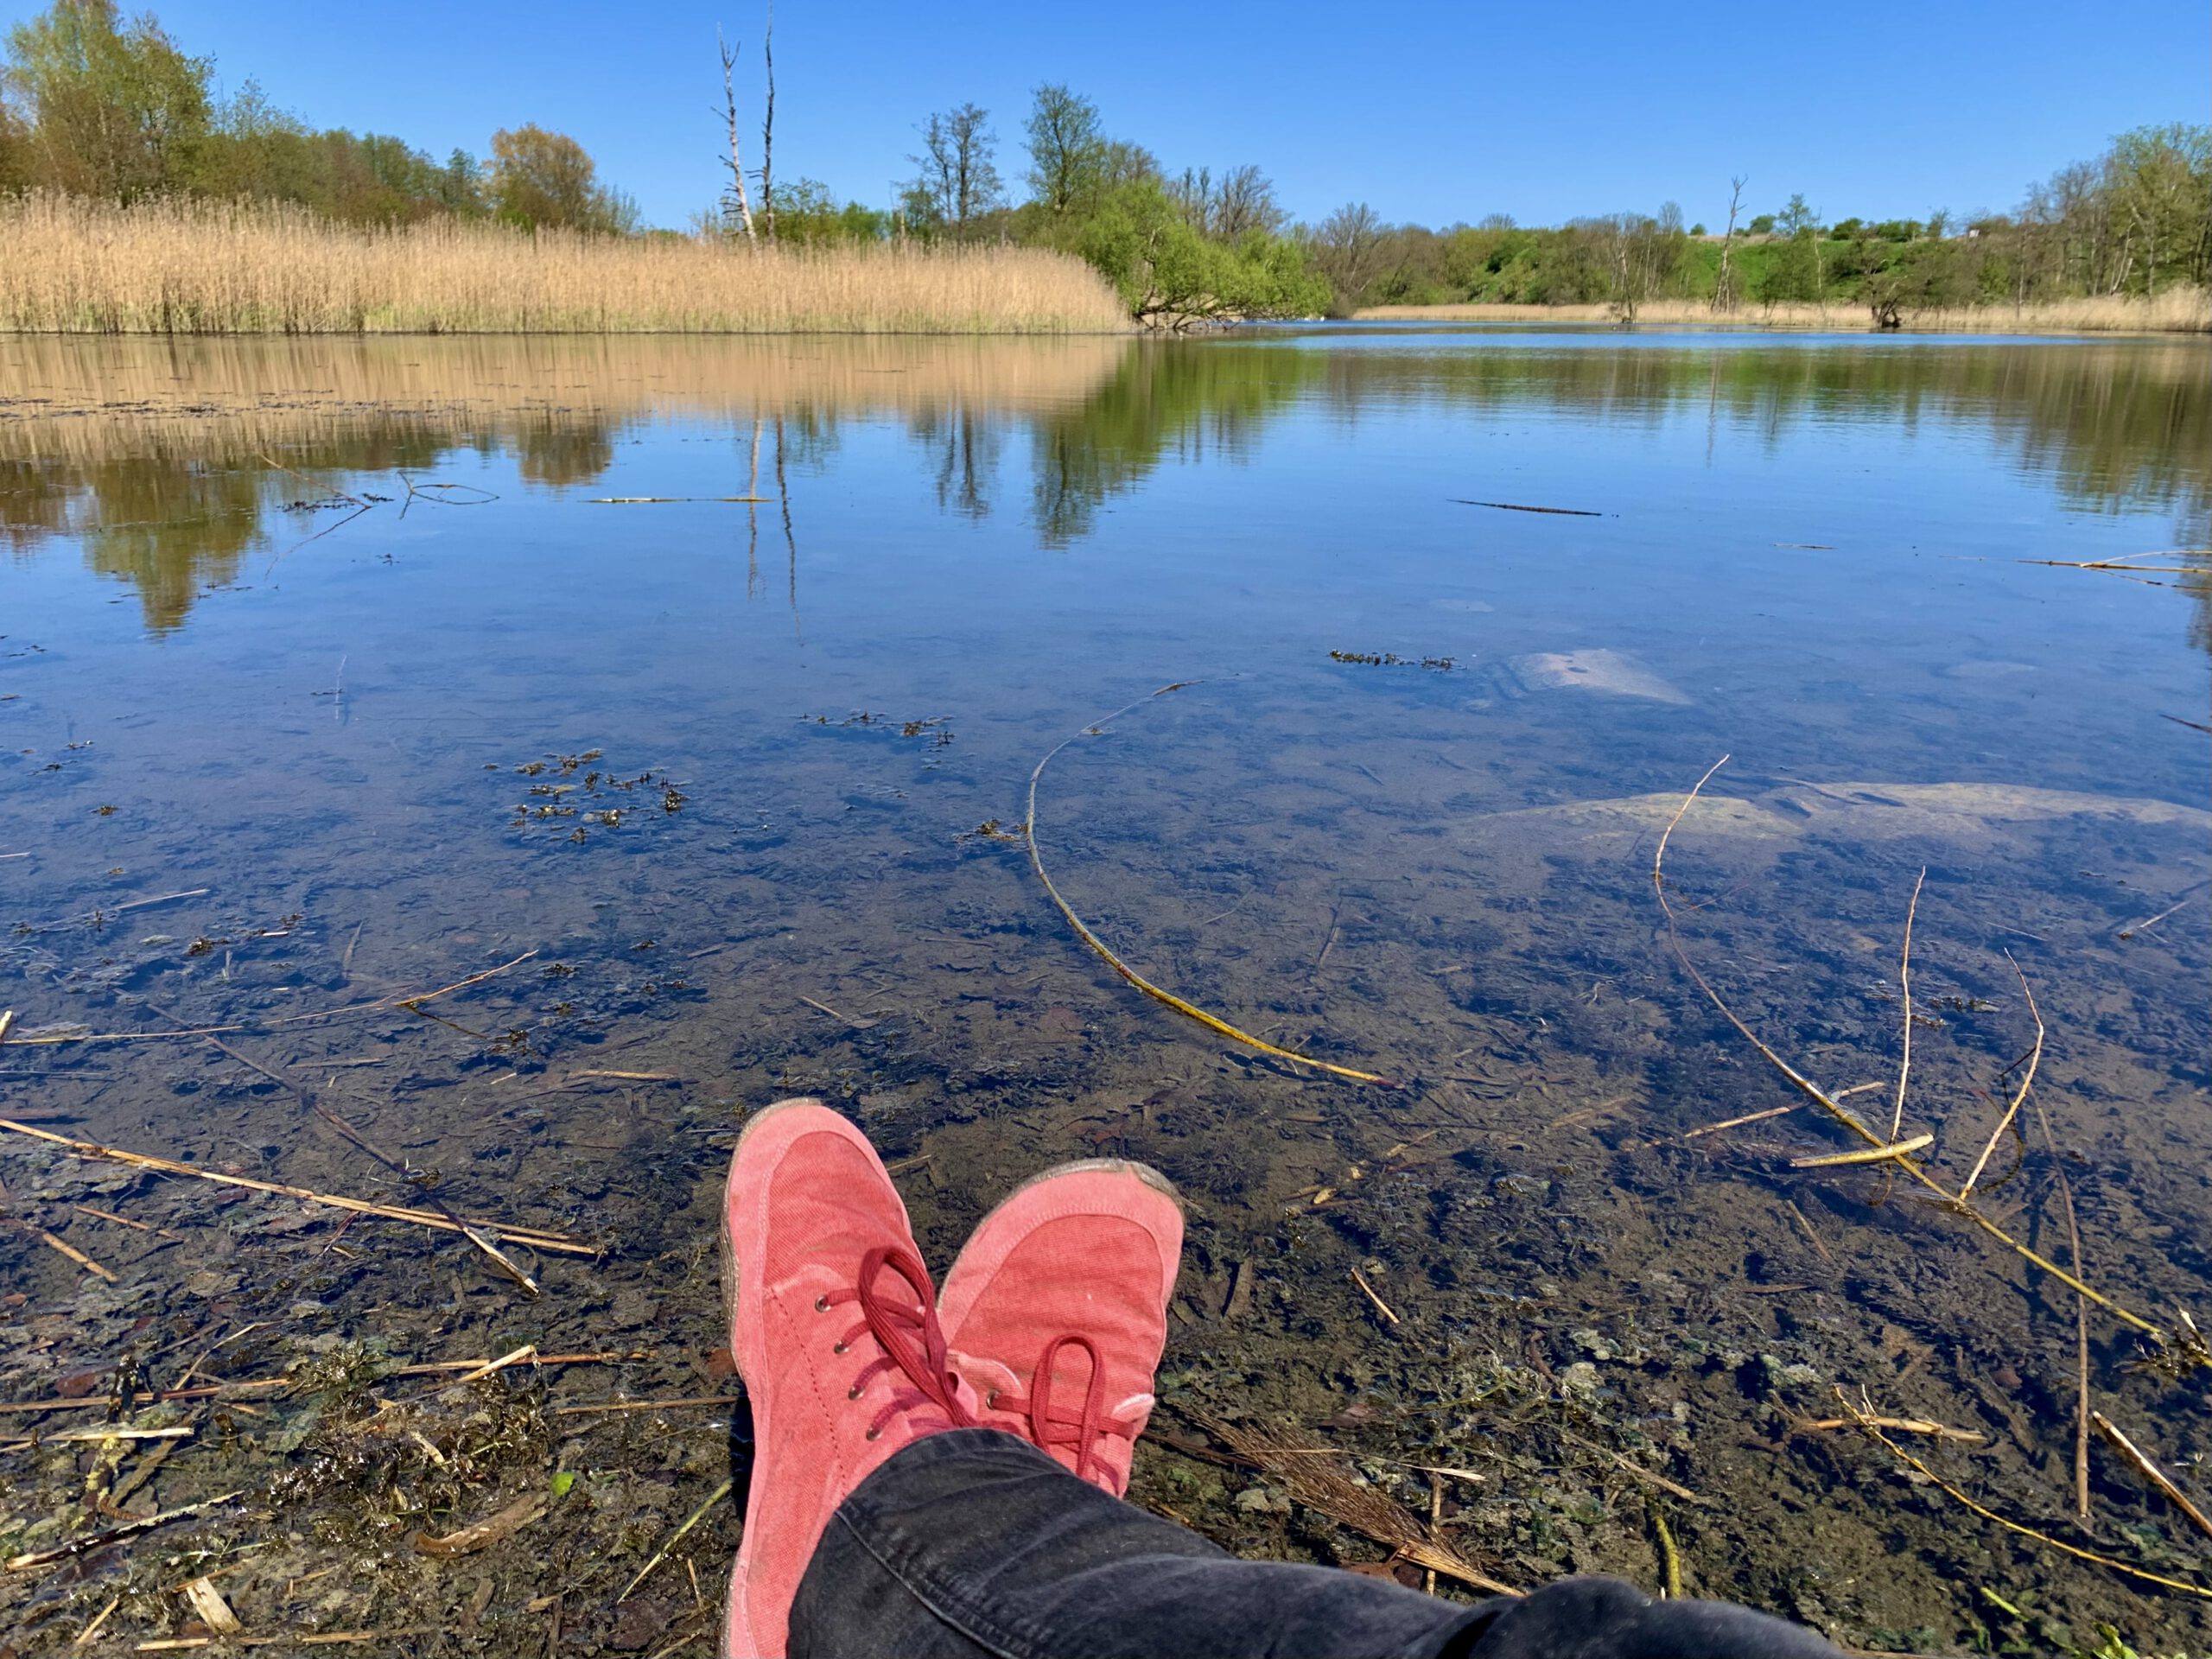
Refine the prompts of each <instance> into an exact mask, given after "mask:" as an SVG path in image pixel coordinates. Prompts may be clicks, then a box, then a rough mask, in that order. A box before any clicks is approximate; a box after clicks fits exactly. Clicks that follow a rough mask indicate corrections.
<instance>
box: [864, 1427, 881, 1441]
mask: <svg viewBox="0 0 2212 1659" xmlns="http://www.w3.org/2000/svg"><path fill="white" fill-rule="evenodd" d="M865 1438H867V1439H868V1440H881V1439H882V1438H883V1431H882V1430H881V1429H880V1428H871V1429H870V1430H868V1433H867V1435H866V1437H865Z"/></svg>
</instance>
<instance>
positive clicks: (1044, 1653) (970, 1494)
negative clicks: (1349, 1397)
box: [791, 1429, 1478, 1659]
mask: <svg viewBox="0 0 2212 1659" xmlns="http://www.w3.org/2000/svg"><path fill="white" fill-rule="evenodd" d="M1477 1616H1478V1615H1477V1614H1476V1612H1475V1610H1473V1609H1471V1608H1465V1607H1455V1606H1453V1605H1452V1604H1450V1603H1449V1602H1444V1601H1438V1600H1434V1599H1431V1598H1430V1597H1427V1596H1424V1595H1420V1594H1417V1593H1416V1592H1413V1591H1410V1590H1407V1589H1403V1588H1402V1587H1400V1586H1397V1585H1395V1584H1386V1583H1383V1581H1381V1580H1376V1579H1370V1578H1365V1577H1363V1576H1361V1575H1359V1574H1357V1573H1344V1572H1339V1571H1337V1570H1336V1569H1334V1568H1331V1567H1293V1566H1287V1565H1283V1564H1278V1563H1268V1562H1253V1561H1240V1560H1236V1558H1235V1557H1233V1556H1231V1555H1229V1554H1225V1553H1224V1552H1223V1551H1222V1550H1220V1549H1218V1548H1216V1547H1215V1546H1214V1545H1212V1544H1211V1543H1209V1542H1207V1541H1205V1539H1203V1538H1201V1537H1199V1536H1198V1535H1197V1534H1196V1533H1194V1532H1190V1531H1186V1530H1185V1529H1183V1528H1181V1527H1179V1526H1177V1525H1175V1524H1174V1523H1173V1522H1169V1521H1164V1520H1161V1519H1160V1517H1159V1516H1153V1515H1148V1514H1147V1513H1146V1512H1145V1511H1144V1510H1140V1509H1137V1508H1136V1507H1135V1506H1134V1505H1133V1504H1130V1503H1124V1502H1123V1501H1122V1499H1120V1498H1117V1497H1111V1496H1109V1494H1108V1493H1106V1492H1104V1491H1101V1490H1100V1489H1099V1488H1097V1487H1096V1486H1094V1485H1092V1484H1090V1483H1089V1482H1087V1481H1083V1480H1078V1479H1077V1478H1075V1477H1074V1476H1073V1475H1071V1473H1069V1471H1066V1470H1065V1469H1064V1468H1062V1467H1061V1466H1060V1465H1058V1464H1057V1463H1055V1462H1053V1461H1052V1459H1049V1458H1047V1457H1046V1455H1045V1454H1044V1453H1043V1452H1039V1451H1038V1450H1037V1449H1036V1448H1035V1447H1033V1446H1029V1445H1027V1444H1026V1443H1024V1442H1023V1441H1021V1440H1016V1439H1014V1437H1013V1436H1011V1435H1008V1434H1005V1433H1000V1432H998V1431H995V1430H992V1429H963V1430H961V1431H959V1432H957V1433H951V1434H939V1435H934V1436H932V1437H931V1438H930V1439H929V1440H924V1441H921V1442H919V1443H918V1444H916V1445H914V1446H909V1447H908V1448H907V1449H906V1451H904V1452H901V1453H899V1456H898V1457H897V1458H896V1459H893V1460H892V1461H891V1462H890V1463H887V1464H886V1465H884V1466H883V1467H882V1468H881V1469H880V1470H879V1471H876V1473H875V1474H874V1475H873V1476H871V1477H870V1478H868V1480H866V1481H864V1482H862V1483H861V1487H860V1489H859V1490H858V1491H855V1493H854V1494H853V1495H852V1497H849V1498H848V1499H846V1501H845V1502H844V1503H842V1505H840V1506H839V1508H838V1510H837V1511H836V1514H835V1515H834V1516H832V1517H831V1518H830V1522H829V1529H828V1530H827V1531H826V1532H824V1533H823V1538H822V1542H821V1544H820V1545H819V1546H818V1547H817V1549H816V1550H815V1554H814V1560H813V1561H812V1562H811V1564H810V1565H809V1567H808V1568H807V1571H806V1575H805V1577H804V1578H803V1579H802V1580H800V1581H799V1587H798V1599H796V1600H795V1601H794V1602H793V1604H792V1606H791V1656H792V1659H854V1656H858V1655H861V1654H868V1655H880V1656H884V1659H970V1656H983V1655H990V1656H994V1659H1048V1656H1049V1659H1243V1656H1248V1655H1250V1656H1257V1655H1262V1654H1265V1655H1282V1656H1286V1659H1319V1656H1325V1655H1337V1654H1343V1655H1352V1654H1359V1655H1364V1656H1370V1659H1384V1656H1395V1655H1415V1654H1440V1653H1443V1652H1445V1651H1446V1650H1447V1649H1446V1643H1448V1641H1449V1640H1450V1637H1451V1635H1452V1631H1453V1630H1455V1629H1456V1628H1457V1627H1458V1626H1459V1625H1460V1624H1465V1622H1467V1621H1468V1620H1469V1619H1471V1618H1475V1617H1477Z"/></svg>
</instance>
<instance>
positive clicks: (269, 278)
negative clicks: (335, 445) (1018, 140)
mask: <svg viewBox="0 0 2212 1659" xmlns="http://www.w3.org/2000/svg"><path fill="white" fill-rule="evenodd" d="M1129 326H1130V325H1129V322H1128V315H1127V314H1126V312H1125V310H1124V309H1123V308H1122V304H1121V302H1120V301H1119V300H1118V299H1116V296H1115V295H1114V293H1113V290H1112V289H1110V288H1109V287H1108V286H1107V284H1106V283H1105V282H1104V281H1103V279H1102V278H1100V277H1098V275H1097V274H1096V272H1095V271H1093V270H1091V269H1090V267H1089V266H1087V265H1085V264H1083V263H1082V262H1081V261H1080V260H1077V259H1075V258H1072V257H1069V256H1066V255H1063V254H1058V253H1052V252H1048V251H1044V250H1041V249H1033V248H1001V247H980V248H925V247H920V246H913V245H894V246H890V247H880V248H855V247H840V248H822V249H814V248H796V247H771V248H757V249H756V248H750V247H742V246H730V245H721V244H713V243H704V242H698V241H694V240H692V239H690V238H683V237H672V236H671V237H650V238H606V237H585V236H576V235H571V234H569V233H566V232H541V233H537V234H535V235H532V234H525V233H523V232H516V231H512V230H508V229H505V228H503V227H499V226H480V225H461V224H456V223H453V222H449V221H442V222H437V223H426V224H420V225H413V226H402V227H397V228H392V229H357V228H353V227H348V226H339V225H334V224H332V223H330V222H328V221H327V220H324V219H318V218H316V217H315V215H313V214H311V213H306V212H304V211H302V210H300V209H298V208H296V207H289V206H286V205H283V204H281V203H280V204H262V203H246V202H198V201H189V200H164V201H150V202H143V203H138V204H136V205H134V206H131V207H116V206H113V205H111V204H107V203H103V202H95V201H90V200H84V199H81V198H75V197H65V196H56V195H51V194H32V195H29V196H26V197H22V198H18V199H15V200H6V201H0V329H10V330H16V331H21V332H25V333H35V334H517V333H527V334H632V333H642V334H680V333H696V334H806V333H825V334H1092V333H1107V332H1116V333H1118V332H1122V331H1125V330H1127V329H1128V327H1129Z"/></svg>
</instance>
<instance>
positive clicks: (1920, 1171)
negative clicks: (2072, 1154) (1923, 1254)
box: [1651, 754, 2212, 1593]
mask: <svg viewBox="0 0 2212 1659" xmlns="http://www.w3.org/2000/svg"><path fill="white" fill-rule="evenodd" d="M1727 764H1728V757H1727V756H1726V755H1725V754H1724V755H1722V756H1721V757H1720V759H1719V760H1716V761H1714V762H1713V764H1712V765H1711V766H1708V767H1707V768H1706V771H1705V776H1704V777H1702V778H1700V779H1698V780H1697V782H1696V784H1695V785H1693V786H1692V787H1691V789H1690V792H1689V793H1688V795H1686V796H1684V797H1683V798H1682V804H1681V805H1680V806H1679V807H1677V808H1675V816H1674V817H1671V818H1669V820H1668V821H1667V827H1666V829H1664V830H1662V832H1661V833H1660V836H1659V845H1658V847H1657V849H1656V850H1655V851H1654V853H1653V854H1652V858H1651V886H1652V888H1653V890H1654V891H1655V892H1656V893H1657V894H1658V898H1659V910H1660V913H1661V915H1662V916H1663V917H1664V918H1666V923H1667V942H1668V944H1669V945H1671V946H1672V947H1673V949H1674V952H1675V960H1676V961H1678V962H1679V963H1681V965H1682V971H1683V972H1684V973H1686V974H1688V976H1690V980H1691V982H1692V983H1694V985H1696V987H1697V988H1698V989H1699V990H1700V991H1702V992H1703V993H1704V994H1705V998H1706V1001H1708V1002H1710V1003H1712V1004H1713V1008H1714V1010H1715V1011H1716V1012H1718V1013H1719V1015H1720V1017H1721V1018H1722V1019H1724V1020H1726V1021H1727V1022H1728V1023H1729V1024H1730V1025H1731V1026H1733V1027H1735V1028H1736V1031H1737V1033H1738V1034H1739V1035H1740V1036H1741V1037H1742V1038H1743V1039H1744V1040H1745V1042H1747V1043H1749V1044H1750V1045H1751V1046H1752V1047H1753V1048H1754V1049H1756V1050H1758V1053H1759V1056H1760V1058H1763V1059H1764V1060H1765V1061H1766V1062H1767V1064H1769V1065H1771V1066H1773V1067H1774V1069H1775V1070H1776V1071H1779V1072H1780V1073H1782V1075H1783V1077H1785V1078H1787V1079H1788V1080H1789V1084H1790V1086H1791V1087H1792V1088H1794V1089H1796V1090H1797V1091H1798V1092H1799V1093H1800V1094H1802V1095H1803V1096H1805V1097H1806V1098H1807V1099H1808V1100H1810V1101H1811V1102H1812V1103H1814V1104H1815V1105H1816V1106H1818V1107H1820V1108H1821V1110H1823V1111H1825V1112H1826V1113H1827V1115H1828V1116H1830V1117H1832V1118H1834V1120H1835V1121H1836V1122H1838V1123H1839V1124H1840V1125H1842V1126H1843V1127H1844V1128H1847V1129H1848V1130H1850V1131H1851V1133H1852V1134H1853V1135H1857V1136H1858V1137H1859V1139H1860V1140H1861V1141H1865V1142H1866V1144H1867V1145H1868V1146H1870V1147H1878V1148H1880V1149H1881V1155H1882V1156H1883V1158H1884V1159H1885V1160H1894V1162H1895V1164H1896V1166H1897V1168H1900V1169H1902V1170H1904V1172H1905V1173H1907V1174H1909V1175H1910V1176H1911V1177H1912V1179H1914V1180H1916V1181H1917V1182H1919V1183H1920V1185H1923V1186H1924V1187H1926V1188H1927V1189H1928V1190H1929V1192H1933V1193H1935V1194H1936V1197H1937V1198H1941V1199H1942V1201H1943V1204H1944V1205H1945V1206H1946V1207H1947V1208H1948V1209H1949V1210H1950V1211H1952V1212H1953V1213H1954V1214H1955V1215H1957V1216H1959V1217H1962V1218H1963V1219H1965V1220H1967V1221H1968V1222H1970V1223H1972V1224H1974V1226H1976V1227H1978V1228H1980V1230H1982V1231H1983V1232H1985V1233H1986V1234H1987V1235H1988V1236H1990V1237H1992V1238H1993V1239H1995V1240H1996V1241H1997V1242H1998V1243H2000V1244H2002V1245H2004V1246H2005V1249H2009V1250H2011V1251H2012V1253H2013V1254H2014V1255H2018V1257H2020V1259H2021V1260H2022V1261H2024V1262H2029V1263H2031V1264H2032V1265H2033V1266H2035V1267H2037V1268H2042V1269H2043V1270H2044V1272H2045V1273H2048V1274H2050V1275H2051V1276H2052V1277H2053V1278H2055V1279H2056V1280H2058V1281H2059V1282H2060V1283H2062V1284H2065V1285H2069V1286H2071V1287H2073V1288H2074V1289H2075V1290H2076V1291H2078V1292H2079V1293H2080V1294H2082V1295H2084V1296H2086V1297H2088V1299H2089V1300H2091V1301H2093V1302H2094V1303H2095V1304H2096V1305H2097V1306H2099V1307H2101V1308H2103V1309H2104V1310H2105V1311H2106V1312H2107V1313H2110V1314H2111V1315H2112V1316H2113V1318H2114V1319H2119V1320H2120V1321H2121V1322H2122V1323H2123V1324H2126V1325H2132V1326H2133V1327H2134V1328H2135V1329H2136V1330H2138V1331H2140V1332H2143V1334H2144V1335H2145V1336H2147V1337H2149V1338H2152V1340H2153V1341H2154V1342H2156V1343H2158V1344H2159V1345H2160V1346H2161V1347H2164V1346H2166V1345H2168V1344H2171V1342H2172V1340H2173V1337H2172V1333H2171V1332H2168V1331H2167V1330H2166V1329H2165V1328H2164V1326H2163V1325H2157V1324H2154V1323H2153V1322H2152V1321H2151V1320H2149V1319H2145V1318H2144V1317H2143V1316H2142V1315H2141V1314H2139V1313H2134V1312H2133V1311H2132V1310H2131V1309H2129V1308H2127V1307H2125V1306H2122V1305H2121V1304H2120V1303H2119V1302H2116V1301H2114V1300H2113V1299H2112V1298H2111V1297H2109V1296H2107V1295H2106V1294H2104V1293H2103V1292H2102V1291H2101V1290H2095V1289H2093V1288H2092V1287H2090V1286H2088V1284H2086V1283H2084V1282H2083V1281H2082V1279H2081V1277H2080V1276H2079V1275H2078V1274H2072V1273H2069V1272H2068V1271H2067V1270H2066V1269H2065V1268H2062V1267H2060V1266H2059V1265H2058V1264H2057V1263H2056V1262H2053V1261H2052V1260H2051V1259H2050V1257H2049V1256H2047V1255H2043V1254H2042V1253H2041V1252H2040V1251H2038V1250H2037V1249H2035V1248H2034V1247H2033V1246H2032V1245H2030V1244H2027V1243H2023V1242H2022V1241H2021V1240H2019V1239H2017V1238H2015V1237H2013V1236H2012V1234H2010V1233H2008V1232H2006V1231H2005V1230H2004V1229H2003V1228H2002V1227H2000V1226H1999V1225H1998V1224H1997V1223H1996V1222H1994V1221H1993V1220H1992V1219H1991V1218H1990V1217H1987V1216H1986V1215H1985V1214H1983V1213H1982V1212H1981V1211H1980V1210H1978V1209H1976V1208H1975V1207H1974V1205H1972V1204H1971V1203H1969V1202H1968V1201H1967V1192H1964V1191H1962V1192H1952V1191H1951V1190H1950V1189H1949V1188H1948V1187H1947V1186H1945V1185H1943V1184H1942V1182H1941V1181H1939V1180H1937V1179H1936V1178H1935V1177H1934V1176H1933V1175H1931V1174H1929V1173H1928V1171H1927V1169H1926V1168H1925V1166H1923V1165H1920V1164H1918V1163H1916V1162H1914V1161H1913V1160H1912V1159H1911V1157H1910V1156H1909V1155H1905V1154H1898V1153H1897V1152H1896V1151H1895V1150H1894V1149H1893V1148H1892V1147H1891V1146H1890V1144H1889V1143H1888V1142H1886V1141H1884V1140H1883V1138H1882V1136H1881V1135H1880V1134H1879V1133H1878V1132H1877V1131H1876V1130H1874V1129H1872V1128H1868V1127H1867V1125H1866V1123H1864V1122H1861V1121H1860V1120H1859V1116H1857V1115H1856V1114H1855V1113H1853V1112H1852V1111H1851V1110H1850V1109H1848V1108H1847V1107H1845V1106H1844V1105H1843V1104H1842V1103H1840V1101H1839V1100H1838V1099H1837V1098H1836V1096H1834V1095H1831V1094H1829V1093H1828V1092H1827V1090H1825V1089H1823V1088H1821V1086H1820V1084H1817V1083H1815V1082H1814V1081H1813V1080H1812V1079H1811V1078H1810V1077H1807V1076H1806V1075H1805V1074H1804V1073H1803V1072H1802V1071H1799V1070H1798V1069H1797V1068H1796V1066H1794V1065H1790V1064H1789V1061H1787V1060H1785V1059H1783V1058H1782V1056H1781V1055H1779V1054H1777V1052H1775V1051H1774V1049H1773V1048H1772V1047H1771V1046H1769V1045H1768V1044H1767V1043H1766V1042H1765V1041H1764V1039H1762V1038H1761V1037H1760V1036H1759V1034H1758V1033H1757V1032H1755V1031H1753V1030H1752V1029H1751V1027H1750V1026H1749V1025H1747V1024H1745V1021H1744V1019H1743V1016H1742V1015H1740V1014H1738V1013H1737V1012H1736V1011H1735V1009H1733V1008H1732V1007H1729V1006H1728V1003H1727V1002H1726V1000H1725V999H1723V998H1722V996H1721V995H1720V993H1719V992H1718V991H1716V990H1714V989H1713V985H1712V982H1710V981H1708V980H1707V978H1706V976H1704V975H1703V974H1702V973H1700V972H1699V971H1698V966H1697V964H1696V963H1694V962H1692V961H1691V960H1690V955H1689V952H1688V950H1685V949H1684V948H1683V945H1682V938H1681V929H1680V928H1679V926H1678V925H1676V922H1675V907H1674V906H1672V905H1671V904H1669V902H1668V901H1667V876H1666V859H1667V843H1668V842H1669V840H1670V839H1671V838H1672V837H1673V836H1674V833H1675V826H1676V825H1677V824H1679V823H1681V821H1682V817H1683V815H1684V814H1685V813H1687V812H1688V810H1690V807H1691V805H1692V804H1693V803H1694V802H1695V801H1696V799H1697V798H1698V794H1699V791H1701V790H1703V789H1704V787H1705V786H1706V785H1707V783H1708V782H1709V781H1710V780H1711V779H1712V777H1713V773H1714V772H1718V771H1719V770H1720V768H1721V767H1722V766H1726V765H1727ZM2007 960H2008V961H2009V960H2011V958H2010V957H2009V956H2008V957H2007ZM2012 969H2013V971H2014V972H2015V973H2016V974H2017V973H2019V963H2017V962H2015V963H2013V964H2012ZM2020 984H2021V987H2022V988H2023V989H2025V988H2026V986H2027V976H2025V975H2024V974H2022V975H2020ZM2029 1003H2030V1008H2031V1012H2033V1005H2034V997H2033V995H2030V997H2029ZM2042 1052H2043V1016H2042V1015H2041V1014H2036V1047H2035V1049H2034V1051H2033V1054H2032V1056H2031V1064H2030V1066H2029V1075H2028V1076H2027V1077H2024V1078H2023V1079H2022V1081H2021V1086H2020V1089H2019V1090H2018V1093H2017V1094H2016V1095H2015V1096H2013V1105H2012V1111H2018V1109H2019V1103H2020V1102H2022V1101H2024V1100H2025V1099H2026V1098H2027V1090H2028V1088H2029V1085H2030V1084H2032V1083H2033V1082H2034V1065H2033V1060H2034V1059H2037V1058H2041V1055H2042ZM2006 1122H2010V1116H2009V1114H2008V1116H2007V1118H2006ZM1992 1144H1993V1145H1994V1142H1993V1143H1992ZM1986 1157H1987V1154H1984V1159H1985V1161H1986ZM1977 1173H1979V1171H1977ZM1968 1185H1969V1187H1971V1182H1969V1184H1968ZM2204 1357H2205V1356H2204V1355H2203V1354H2202V1352H2200V1351H2196V1349H2192V1350H2191V1351H2190V1359H2191V1360H2192V1361H2193V1362H2202V1359H2203V1358H2204ZM2208 1593H2212V1592H2208Z"/></svg>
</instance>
